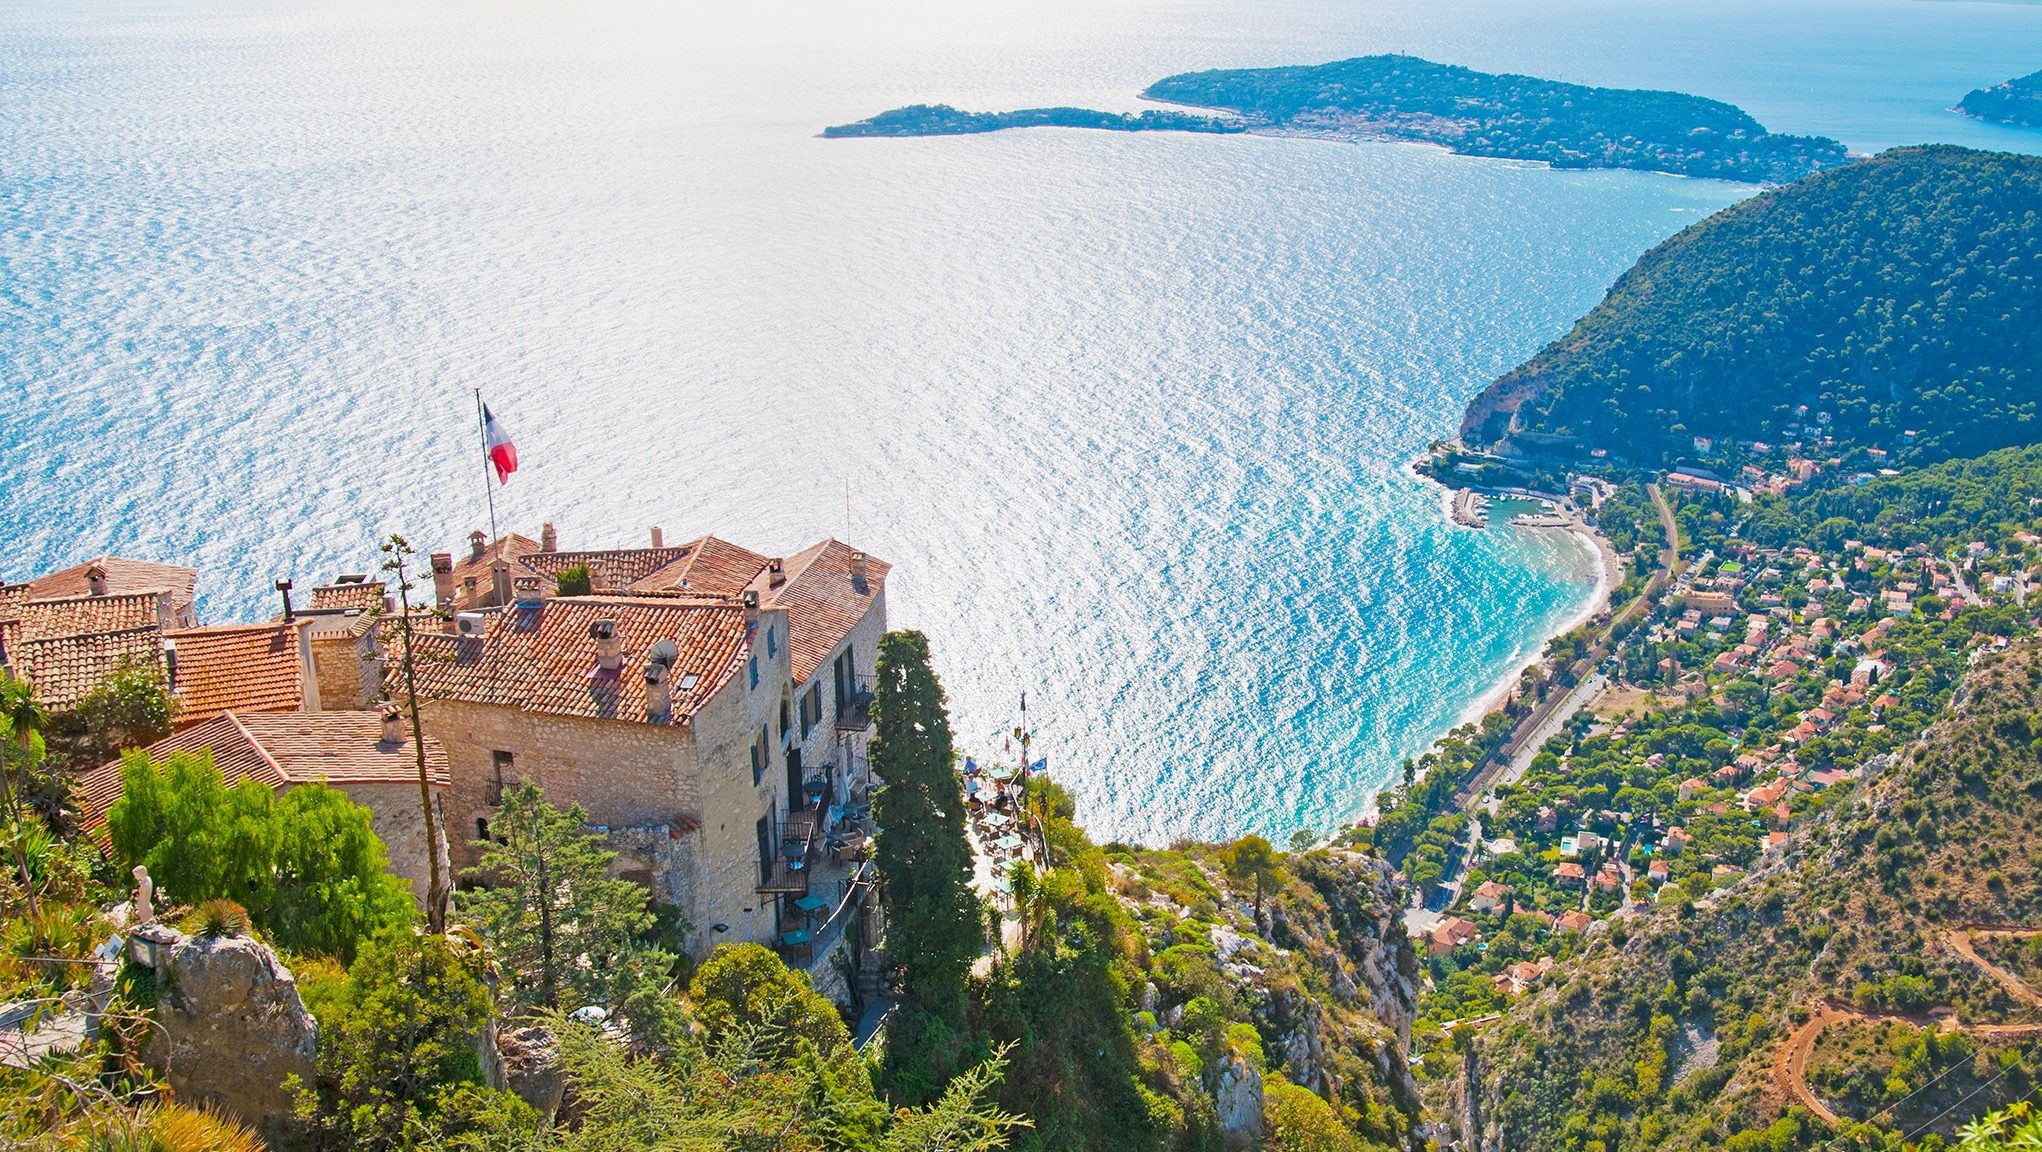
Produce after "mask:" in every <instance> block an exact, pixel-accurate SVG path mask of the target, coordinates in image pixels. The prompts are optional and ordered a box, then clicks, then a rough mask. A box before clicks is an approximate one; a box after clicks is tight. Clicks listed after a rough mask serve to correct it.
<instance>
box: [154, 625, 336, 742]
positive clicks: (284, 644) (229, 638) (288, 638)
mask: <svg viewBox="0 0 2042 1152" xmlns="http://www.w3.org/2000/svg"><path fill="white" fill-rule="evenodd" d="M165 639H167V640H170V641H173V642H175V643H176V645H177V683H176V685H175V696H176V698H177V705H178V711H177V724H178V726H179V727H184V726H186V725H190V724H196V723H199V722H200V721H204V720H210V719H212V718H213V717H215V716H218V715H219V714H221V713H222V712H225V711H227V710H229V709H233V710H235V711H238V712H289V711H294V710H296V709H297V708H299V707H301V706H303V704H304V700H305V688H304V680H303V665H302V663H301V661H300V656H299V652H298V629H297V625H295V624H281V623H275V624H228V625H220V626H216V627H211V628H187V629H184V630H182V631H177V632H170V633H167V634H166V636H165Z"/></svg>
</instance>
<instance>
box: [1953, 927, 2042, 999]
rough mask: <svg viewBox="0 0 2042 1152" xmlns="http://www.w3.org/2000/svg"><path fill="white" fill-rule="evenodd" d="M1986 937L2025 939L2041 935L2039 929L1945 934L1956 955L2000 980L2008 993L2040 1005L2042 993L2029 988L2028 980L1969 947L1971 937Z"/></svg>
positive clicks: (1957, 930) (1966, 930) (1962, 930)
mask: <svg viewBox="0 0 2042 1152" xmlns="http://www.w3.org/2000/svg"><path fill="white" fill-rule="evenodd" d="M1988 936H1989V937H1993V938H1995V939H1999V940H2027V939H2032V938H2034V937H2036V936H2042V928H1952V929H1951V930H1950V931H1949V932H1948V933H1946V934H1945V936H1944V939H1946V940H1948V941H1949V944H1950V947H1951V948H1952V949H1953V950H1954V951H1955V952H1956V953H1957V955H1959V956H1962V957H1964V958H1965V959H1966V960H1969V961H1971V962H1972V963H1973V964H1976V965H1978V966H1979V967H1980V968H1982V969H1984V970H1985V974H1986V975H1988V976H1990V977H1992V978H1993V979H1994V980H1997V981H1999V986H2000V987H2002V988H2004V989H2006V990H2007V995H2009V996H2012V997H2013V998H2014V999H2016V1000H2019V1001H2020V1002H2021V1003H2023V1004H2026V1005H2027V1006H2028V1007H2030V1008H2042V992H2037V991H2036V990H2035V989H2033V988H2030V987H2029V986H2028V982H2027V981H2025V980H2023V979H2021V978H2020V977H2019V976H2016V975H2014V974H2013V973H2012V972H2009V971H2007V970H2006V969H2004V968H2002V967H2000V966H1999V965H1997V964H1994V963H1993V962H1992V961H1990V960H1987V959H1986V958H1985V957H1983V956H1980V955H1979V954H1978V950H1977V949H1975V948H1973V947H1972V944H1971V942H1972V941H1973V940H1977V939H1979V938H1980V937H1988Z"/></svg>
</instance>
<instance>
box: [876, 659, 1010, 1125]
mask: <svg viewBox="0 0 2042 1152" xmlns="http://www.w3.org/2000/svg"><path fill="white" fill-rule="evenodd" d="M877 681H878V682H877V686H876V690H875V692H874V699H873V702H872V718H873V723H874V724H875V725H876V726H877V732H876V733H875V734H874V736H873V738H872V745H871V758H872V771H873V773H874V774H875V775H877V776H878V777H879V778H880V779H881V780H882V781H884V785H883V786H882V787H881V788H880V789H879V792H878V794H877V795H876V796H875V797H874V798H873V803H872V814H873V819H874V821H875V822H876V823H877V824H878V826H879V828H878V835H877V837H876V838H875V840H876V843H875V845H874V853H873V855H874V860H875V861H876V862H877V866H878V869H879V882H880V889H879V890H880V900H881V906H882V907H883V908H884V910H885V913H886V925H887V928H886V931H887V952H888V954H889V955H890V956H892V957H893V959H894V962H895V964H896V965H898V976H899V985H900V990H901V993H902V996H903V999H904V1004H905V1007H904V1011H903V1013H902V1015H901V1017H900V1018H899V1027H900V1034H901V1036H902V1037H903V1039H904V1040H905V1042H904V1043H902V1044H900V1045H899V1046H898V1049H899V1050H898V1051H896V1050H895V1046H892V1045H889V1049H888V1062H889V1072H888V1078H889V1081H890V1082H891V1083H893V1084H894V1087H895V1089H896V1090H897V1091H900V1092H902V1093H903V1094H904V1095H906V1096H908V1097H909V1098H914V1099H923V1098H928V1094H929V1093H931V1092H933V1091H934V1089H935V1088H936V1087H937V1085H938V1084H939V1083H940V1082H941V1080H942V1079H943V1078H944V1077H945V1075H947V1072H946V1069H947V1068H948V1067H950V1066H951V1065H952V1064H953V1063H954V1054H951V1055H946V1054H945V1053H944V1052H943V1051H942V1050H943V1049H944V1048H945V1047H947V1046H948V1045H947V1044H946V1043H945V1041H944V1040H943V1039H942V1038H943V1037H946V1036H955V1035H956V1034H957V1033H958V1032H959V1031H960V1030H961V1028H962V1026H963V1022H964V1015H965V1011H964V1010H965V995H964V993H965V980H966V978H967V977H968V976H969V975H970V972H971V965H972V963H973V961H975V960H976V959H977V958H978V956H979V955H980V953H982V952H983V951H984V950H985V910H984V906H983V905H982V904H981V903H980V902H979V899H978V897H977V895H976V894H974V893H973V892H972V890H971V869H972V857H971V845H970V843H969V841H967V840H966V839H965V832H964V790H963V786H962V785H961V784H960V783H959V781H958V778H957V773H956V770H955V768H954V766H953V765H954V761H955V759H956V752H955V750H954V748H953V747H952V745H951V736H950V716H949V713H948V711H947V710H946V707H945V705H946V701H945V698H944V695H943V685H942V683H941V682H940V681H938V680H937V678H936V670H935V668H934V667H933V666H932V664H931V663H930V658H929V640H928V638H927V637H926V636H923V635H922V634H921V633H920V632H889V633H887V634H886V635H885V636H884V637H882V638H881V639H880V641H879V662H878V669H877ZM909 1058H911V1059H912V1060H913V1062H914V1063H915V1064H916V1065H918V1067H917V1068H916V1069H915V1070H913V1071H911V1070H910V1069H909V1068H908V1067H907V1066H906V1065H905V1064H903V1063H902V1062H901V1061H902V1060H903V1059H909ZM911 1085H912V1086H911Z"/></svg>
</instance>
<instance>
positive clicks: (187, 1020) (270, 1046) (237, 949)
mask: <svg viewBox="0 0 2042 1152" xmlns="http://www.w3.org/2000/svg"><path fill="white" fill-rule="evenodd" d="M159 987H160V988H161V989H162V991H161V992H160V993H159V994H158V998H157V1004H156V1022H157V1024H158V1025H159V1027H157V1028H154V1029H151V1031H150V1038H149V1040H148V1042H147V1046H146V1047H145V1049H144V1051H143V1054H142V1055H143V1058H144V1059H145V1060H146V1061H147V1062H148V1063H149V1065H150V1066H151V1067H152V1068H154V1069H156V1070H157V1071H158V1072H160V1073H162V1074H163V1076H164V1077H165V1078H166V1079H168V1080H169V1081H170V1086H171V1087H172V1088H173V1089H175V1090H176V1092H177V1095H178V1099H179V1100H180V1101H182V1102H183V1103H186V1104H194V1105H206V1106H210V1107H213V1108H217V1109H219V1110H220V1111H222V1112H224V1113H226V1114H227V1115H229V1116H231V1117H233V1118H234V1119H236V1120H239V1121H241V1122H242V1123H243V1124H246V1125H248V1126H250V1127H253V1128H261V1127H263V1126H265V1124H267V1123H268V1122H271V1121H275V1120H279V1119H282V1118H285V1117H288V1116H289V1115H290V1114H291V1108H292V1089H291V1087H290V1085H289V1083H288V1082H289V1080H290V1078H291V1077H292V1076H293V1075H295V1076H297V1077H298V1079H299V1080H300V1081H301V1082H303V1083H304V1084H306V1085H308V1086H309V1085H310V1084H311V1083H312V1056H313V1053H314V1051H315V1050H316V1049H317V1048H318V1044H319V1024H318V1022H317V1021H315V1020H313V1019H312V1014H311V1013H310V1012H308V1011H306V1010H305V1002H304V1001H303V1000H301V999H300V998H299V997H298V984H297V981H295V980H294V979H292V978H291V972H290V969H288V968H285V967H284V966H283V964H281V963H279V962H278V960H277V957H276V953H274V952H272V951H270V950H269V948H268V947H266V946H264V945H263V944H262V943H261V942H260V941H257V940H251V939H248V938H246V937H217V938H209V937H200V936H185V937H181V938H179V939H178V941H177V943H176V944H174V945H172V946H171V948H170V956H169V960H168V962H167V963H166V964H165V966H164V970H163V973H162V974H161V977H160V983H159Z"/></svg>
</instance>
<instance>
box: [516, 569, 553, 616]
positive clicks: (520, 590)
mask: <svg viewBox="0 0 2042 1152" xmlns="http://www.w3.org/2000/svg"><path fill="white" fill-rule="evenodd" d="M516 584H517V587H516V590H515V591H513V592H512V595H513V596H514V597H516V599H515V600H513V601H512V603H514V604H516V605H517V606H518V607H520V608H537V607H539V606H540V605H542V604H544V603H546V582H545V581H544V580H541V579H540V578H539V577H537V576H520V577H518V578H517V581H516Z"/></svg>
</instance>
